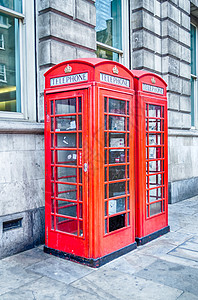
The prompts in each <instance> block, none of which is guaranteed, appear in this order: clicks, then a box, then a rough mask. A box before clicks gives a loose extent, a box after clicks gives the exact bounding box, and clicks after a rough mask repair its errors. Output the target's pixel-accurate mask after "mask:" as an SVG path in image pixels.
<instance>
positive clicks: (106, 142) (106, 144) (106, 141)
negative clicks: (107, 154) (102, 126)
mask: <svg viewBox="0 0 198 300" xmlns="http://www.w3.org/2000/svg"><path fill="white" fill-rule="evenodd" d="M104 139H105V147H107V146H108V140H107V133H106V132H105V137H104Z"/></svg>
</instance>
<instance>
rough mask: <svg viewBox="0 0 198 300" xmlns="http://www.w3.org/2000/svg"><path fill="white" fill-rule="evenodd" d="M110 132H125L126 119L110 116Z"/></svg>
mask: <svg viewBox="0 0 198 300" xmlns="http://www.w3.org/2000/svg"><path fill="white" fill-rule="evenodd" d="M109 130H118V131H124V130H125V117H118V116H109Z"/></svg>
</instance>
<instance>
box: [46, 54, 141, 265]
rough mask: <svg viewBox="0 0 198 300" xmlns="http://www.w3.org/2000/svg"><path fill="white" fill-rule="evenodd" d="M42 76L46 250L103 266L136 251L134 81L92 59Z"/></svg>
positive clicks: (119, 69) (104, 62) (116, 67)
mask: <svg viewBox="0 0 198 300" xmlns="http://www.w3.org/2000/svg"><path fill="white" fill-rule="evenodd" d="M45 77H46V84H45V157H46V161H45V169H46V206H45V207H46V239H45V251H46V252H48V253H51V254H54V255H58V256H61V257H64V258H66V259H71V260H76V261H78V262H81V263H84V264H87V265H90V266H93V267H98V266H100V265H102V264H104V263H106V262H108V261H109V260H111V259H113V258H115V257H117V256H118V255H121V254H124V253H126V252H128V251H130V250H132V249H134V248H136V242H135V196H134V192H135V186H134V146H133V145H134V110H135V103H134V91H133V88H134V87H133V76H132V74H131V72H130V71H129V70H128V69H127V68H125V67H124V66H122V65H121V64H119V63H116V62H112V61H107V60H102V59H96V58H93V59H78V60H72V61H67V62H63V63H60V64H58V65H56V66H54V67H52V68H51V69H50V70H49V71H47V72H46V73H45Z"/></svg>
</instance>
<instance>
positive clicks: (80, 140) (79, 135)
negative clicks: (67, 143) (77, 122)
mask: <svg viewBox="0 0 198 300" xmlns="http://www.w3.org/2000/svg"><path fill="white" fill-rule="evenodd" d="M78 138H79V145H78V147H79V148H82V133H79V134H78Z"/></svg>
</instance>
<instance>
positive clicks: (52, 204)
mask: <svg viewBox="0 0 198 300" xmlns="http://www.w3.org/2000/svg"><path fill="white" fill-rule="evenodd" d="M51 212H52V213H54V199H51Z"/></svg>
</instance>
